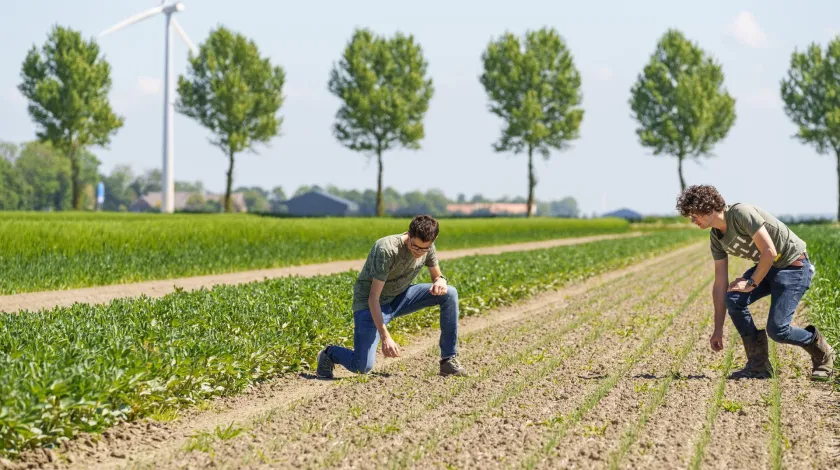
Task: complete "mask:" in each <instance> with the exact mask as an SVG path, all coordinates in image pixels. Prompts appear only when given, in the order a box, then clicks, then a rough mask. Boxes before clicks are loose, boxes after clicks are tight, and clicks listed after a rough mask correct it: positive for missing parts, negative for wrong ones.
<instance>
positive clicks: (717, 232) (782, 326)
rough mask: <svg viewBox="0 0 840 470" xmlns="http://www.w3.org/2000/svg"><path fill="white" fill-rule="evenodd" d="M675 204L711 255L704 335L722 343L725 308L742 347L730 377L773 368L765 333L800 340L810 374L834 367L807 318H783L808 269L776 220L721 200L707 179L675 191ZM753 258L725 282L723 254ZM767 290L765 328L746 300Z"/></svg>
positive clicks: (819, 376)
mask: <svg viewBox="0 0 840 470" xmlns="http://www.w3.org/2000/svg"><path fill="white" fill-rule="evenodd" d="M677 210H679V211H680V213H681V214H682V215H683V217H690V218H691V222H692V223H693V224H695V225H697V226H698V227H700V228H701V229H708V228H711V233H710V235H709V239H710V244H711V252H712V258H713V259H714V260H715V283H714V288H713V293H712V298H713V301H714V308H715V329H714V332H713V333H712V337H711V339H710V342H711V347H712V349H713V350H714V351H721V350H722V349H723V323H724V319H725V312H726V311H727V310H728V311H729V317H730V318H732V323H734V324H735V327H736V328H737V329H738V333H739V334H740V335H741V340H742V341H743V342H744V349H745V350H746V353H747V365H746V367H744V368H743V369H741V370H739V371H737V372H735V373H733V374H732V378H767V377H769V376H770V375H771V374H772V373H773V369H772V366H771V364H770V360H769V358H768V352H767V337H768V336H769V337H770V339H772V340H773V341H776V342H778V343H784V344H792V345H795V346H801V347H802V348H804V349H805V351H807V352H808V354H809V355H810V356H811V362H812V365H813V369H812V372H811V379H812V380H817V381H825V380H829V378H830V377H831V375H832V373H833V369H834V350H833V349H832V348H831V346H830V345H829V344H828V343H827V342H826V340H825V338H823V336H822V334H821V333H820V332H819V331H818V330H817V328H816V327H815V326H813V325H809V326H807V327H806V328H804V329H802V328H797V327H795V326H792V325H791V320H793V314H794V312H795V311H796V306H797V305H798V304H799V301H800V299H801V298H802V296H803V295H804V294H805V292H806V291H807V290H808V289H809V288H810V286H811V278H812V277H813V275H814V268H813V266H812V265H811V263H810V260H809V259H808V254H807V253H806V252H805V242H804V241H802V240H801V239H800V238H799V237H797V236H796V234H795V233H793V231H791V230H790V228H788V227H787V226H786V225H785V224H784V223H782V222H781V221H779V220H778V219H776V218H775V217H773V216H772V215H770V214H768V213H767V212H765V211H763V210H761V209H760V208H758V207H755V206H753V205H750V204H740V203H736V204H732V205H728V204H726V203H725V201H724V199H723V197H722V196H721V195H720V194H719V193H718V191H717V190H716V189H715V188H714V187H712V186H691V187H689V188H687V189H686V190H685V191H683V192H682V194H680V196H679V198H678V200H677ZM729 255H733V256H738V257H740V258H744V259H748V260H750V261H753V262H754V263H756V265H755V266H753V267H752V268H750V269H749V270H747V271H746V272H745V273H744V274H743V276H741V277H739V278H737V279H735V280H734V281H732V282H731V283H730V282H729V272H728V271H729V265H728V256H729ZM768 295H769V296H770V314H769V315H768V318H767V328H766V330H759V329H757V328H756V326H755V324H754V323H753V318H752V315H750V311H749V305H750V304H752V303H753V302H755V301H757V300H759V299H761V298H763V297H766V296H768Z"/></svg>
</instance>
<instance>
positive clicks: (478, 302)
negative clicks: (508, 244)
mask: <svg viewBox="0 0 840 470" xmlns="http://www.w3.org/2000/svg"><path fill="white" fill-rule="evenodd" d="M330 223H333V222H330ZM341 223H344V224H346V223H347V222H346V221H340V222H335V224H338V225H339V226H340V224H341ZM366 223H371V222H366ZM541 223H544V224H546V226H551V225H550V224H549V223H548V222H542V221H536V222H534V224H535V226H539V224H541ZM302 226H304V227H309V228H310V229H311V226H307V225H306V224H302ZM396 226H397V225H394V227H396ZM453 226H455V227H460V228H462V229H463V230H466V231H465V232H462V233H468V234H469V233H472V232H469V229H471V228H475V227H476V226H477V225H471V224H466V225H462V226H459V225H457V224H453ZM478 226H480V225H478ZM345 227H346V225H345ZM453 232H457V231H456V230H453ZM471 236H472V235H471ZM703 237H704V233H703V232H701V231H698V230H683V231H677V230H673V231H667V232H652V233H648V234H645V235H643V236H640V237H633V238H627V239H620V240H612V241H601V242H593V243H588V244H584V245H573V246H564V247H557V248H552V249H546V250H536V251H531V252H528V253H527V255H523V254H522V253H507V254H503V255H496V256H473V257H466V258H459V259H455V260H451V261H445V262H444V263H443V264H442V268H443V270H444V272H445V273H446V274H447V277H448V278H449V279H450V282H451V284H452V285H453V286H456V287H457V288H458V290H459V294H460V296H459V297H460V306H461V312H462V315H472V314H476V313H481V312H486V311H487V309H490V308H492V307H496V306H499V305H503V304H507V303H511V302H514V301H516V300H519V299H522V298H526V297H529V296H532V295H534V294H535V293H538V292H542V291H545V290H549V289H553V288H557V287H559V286H561V285H563V284H566V283H568V282H570V281H577V280H581V279H584V278H587V277H591V276H593V275H595V274H598V273H602V272H605V271H607V270H611V269H616V268H619V267H622V266H626V265H628V264H630V263H632V262H635V261H638V260H640V259H643V258H648V257H651V256H654V255H655V254H658V253H662V252H665V251H668V250H671V249H674V248H675V247H677V246H681V245H685V244H687V243H690V242H695V241H698V240H700V239H702V238H703ZM455 239H457V238H455ZM423 276H424V278H421V279H419V280H420V281H423V280H425V278H427V276H428V274H427V273H424V274H423ZM354 280H355V276H354V273H343V274H338V275H330V276H320V277H314V278H300V277H291V278H281V279H275V280H269V281H265V282H258V283H251V284H247V285H241V286H225V287H217V288H214V289H212V290H200V291H193V292H177V293H173V294H171V295H168V296H166V297H163V298H161V299H156V300H152V299H149V298H138V299H123V300H118V301H114V302H112V303H110V304H107V305H99V306H92V305H85V304H77V305H75V306H73V307H70V308H55V309H53V310H49V311H44V312H40V313H35V312H20V313H17V314H8V315H3V316H0V455H2V454H6V455H15V454H17V453H18V452H20V451H21V450H22V449H26V448H32V447H35V446H39V445H46V444H51V443H55V442H58V441H61V440H65V439H69V438H72V437H73V436H74V435H76V434H77V433H78V432H80V431H101V430H103V429H105V428H107V427H108V426H109V425H111V424H113V423H114V422H115V421H118V420H122V419H129V420H131V419H136V418H139V417H143V416H146V415H149V414H150V413H153V412H156V411H159V410H161V409H170V408H178V407H182V406H188V405H192V404H195V403H197V402H199V401H201V400H204V399H208V398H211V397H214V396H220V395H228V394H233V393H236V392H238V391H241V390H242V389H243V388H244V387H245V386H247V385H248V384H250V383H253V382H255V381H259V380H263V379H266V378H269V377H271V376H276V375H277V374H281V373H284V372H289V371H297V370H302V369H306V368H308V367H309V366H310V365H311V363H312V361H313V360H314V355H315V354H316V352H317V350H318V349H320V348H321V347H323V345H325V344H326V343H334V344H335V343H343V344H351V343H352V340H351V335H352V315H351V313H350V311H349V308H350V304H351V296H352V294H351V291H352V283H353V281H354ZM436 317H437V314H436V312H434V311H432V310H428V311H427V312H425V313H423V314H416V315H412V316H409V317H406V318H403V319H400V320H398V321H396V322H395V323H394V326H393V330H394V331H395V334H397V335H399V334H402V335H405V334H406V333H410V332H413V331H417V330H418V329H421V328H427V327H429V326H432V325H434V324H435V322H436Z"/></svg>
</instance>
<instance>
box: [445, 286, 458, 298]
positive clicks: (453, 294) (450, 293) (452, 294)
mask: <svg viewBox="0 0 840 470" xmlns="http://www.w3.org/2000/svg"><path fill="white" fill-rule="evenodd" d="M443 298H444V300H448V299H453V300H458V289H456V288H455V287H454V286H447V287H446V293H445V294H443Z"/></svg>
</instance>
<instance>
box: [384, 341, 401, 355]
mask: <svg viewBox="0 0 840 470" xmlns="http://www.w3.org/2000/svg"><path fill="white" fill-rule="evenodd" d="M382 354H384V355H385V357H400V347H399V345H398V344H397V343H396V342H395V341H394V340H393V339H391V337H390V336H388V337H386V338H383V339H382Z"/></svg>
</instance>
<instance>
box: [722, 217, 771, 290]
mask: <svg viewBox="0 0 840 470" xmlns="http://www.w3.org/2000/svg"><path fill="white" fill-rule="evenodd" d="M753 240H754V241H755V246H756V247H757V248H758V249H759V252H760V253H761V258H759V260H758V266H756V268H755V271H754V272H753V275H752V278H753V281H755V284H754V285H753V286H752V287H747V280H746V279H741V278H738V279H736V280H735V281H734V282H733V283H732V284H731V285H730V286H729V290H731V291H735V292H750V291H751V290H753V289H755V288H756V287H757V286H758V285H759V284H761V281H763V280H764V276H766V275H767V272H768V271H770V268H771V267H772V266H773V262H774V261H776V255H778V252H777V251H776V245H774V244H773V240H772V239H771V238H770V234H769V233H767V229H766V228H765V227H763V226H762V227H761V228H760V229H758V231H757V232H755V235H753Z"/></svg>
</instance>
